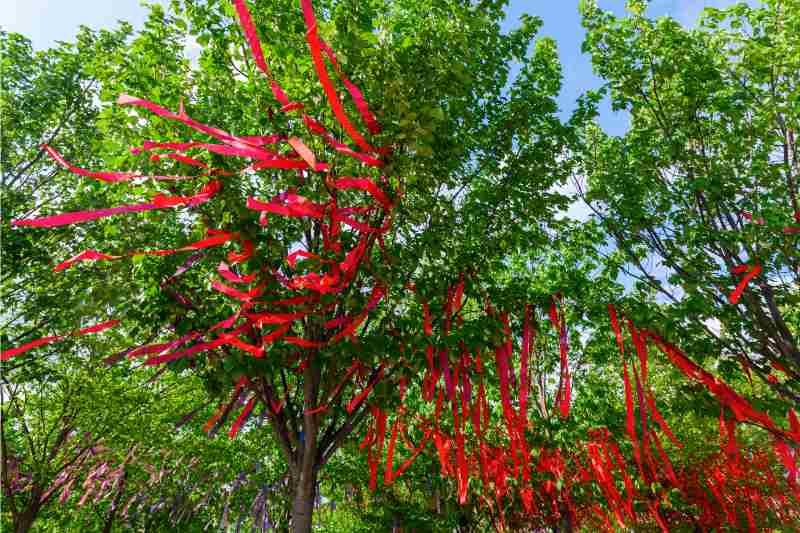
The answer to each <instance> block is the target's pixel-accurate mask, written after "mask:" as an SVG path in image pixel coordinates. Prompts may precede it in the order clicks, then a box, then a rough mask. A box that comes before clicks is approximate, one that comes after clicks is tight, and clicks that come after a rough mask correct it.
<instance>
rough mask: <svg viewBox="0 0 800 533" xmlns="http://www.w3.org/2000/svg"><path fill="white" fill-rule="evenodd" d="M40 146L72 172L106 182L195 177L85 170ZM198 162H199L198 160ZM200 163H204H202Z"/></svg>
mask: <svg viewBox="0 0 800 533" xmlns="http://www.w3.org/2000/svg"><path fill="white" fill-rule="evenodd" d="M42 148H43V149H44V150H45V151H46V152H47V154H48V155H49V156H50V157H51V158H53V160H55V161H56V162H57V163H58V164H59V165H61V166H62V167H64V168H66V169H67V170H69V171H70V172H72V173H73V174H78V175H79V176H84V177H87V178H94V179H97V180H100V181H107V182H112V183H115V182H120V181H131V180H135V179H140V178H144V179H153V180H161V181H179V180H190V179H195V178H196V177H197V176H143V175H140V174H134V173H132V172H110V171H105V172H94V171H91V170H86V169H84V168H80V167H76V166H75V165H73V164H72V163H70V162H69V161H67V160H66V159H64V156H62V155H61V154H60V153H58V151H57V150H56V149H55V148H53V147H52V146H49V145H47V144H43V145H42ZM198 163H199V162H198ZM202 165H204V166H207V165H205V164H204V163H202Z"/></svg>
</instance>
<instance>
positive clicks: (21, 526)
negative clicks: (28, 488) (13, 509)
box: [14, 503, 39, 533]
mask: <svg viewBox="0 0 800 533" xmlns="http://www.w3.org/2000/svg"><path fill="white" fill-rule="evenodd" d="M38 514H39V508H38V506H37V505H35V504H33V503H32V504H31V505H30V506H29V507H27V508H26V509H25V510H24V511H23V512H21V513H19V514H17V515H16V516H15V517H14V533H28V531H30V529H31V527H33V522H34V521H35V520H36V517H37V516H38Z"/></svg>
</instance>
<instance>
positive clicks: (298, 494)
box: [292, 468, 317, 533]
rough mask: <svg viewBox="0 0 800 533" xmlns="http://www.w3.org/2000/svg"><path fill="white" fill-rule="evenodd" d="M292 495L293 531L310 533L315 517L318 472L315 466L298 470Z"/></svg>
mask: <svg viewBox="0 0 800 533" xmlns="http://www.w3.org/2000/svg"><path fill="white" fill-rule="evenodd" d="M292 481H293V483H294V491H293V492H294V493H293V495H292V533H309V532H310V531H311V524H312V519H313V518H314V497H315V496H316V494H315V490H316V486H317V473H316V470H315V469H314V468H311V469H309V470H308V471H306V470H305V469H301V470H299V471H298V475H297V477H296V479H294V480H292Z"/></svg>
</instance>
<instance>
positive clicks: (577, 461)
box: [361, 278, 800, 531]
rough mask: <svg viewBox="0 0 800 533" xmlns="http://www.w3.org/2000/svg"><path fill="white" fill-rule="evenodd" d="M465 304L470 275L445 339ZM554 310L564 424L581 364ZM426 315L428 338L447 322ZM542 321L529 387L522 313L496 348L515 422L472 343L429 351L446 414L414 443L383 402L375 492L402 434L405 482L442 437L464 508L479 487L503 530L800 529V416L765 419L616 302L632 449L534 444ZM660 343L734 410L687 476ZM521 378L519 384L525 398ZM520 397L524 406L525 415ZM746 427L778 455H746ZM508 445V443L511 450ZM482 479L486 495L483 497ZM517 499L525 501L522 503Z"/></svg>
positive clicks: (372, 436) (445, 471)
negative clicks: (488, 383)
mask: <svg viewBox="0 0 800 533" xmlns="http://www.w3.org/2000/svg"><path fill="white" fill-rule="evenodd" d="M462 295H463V278H462V279H461V281H460V282H459V284H458V285H456V286H454V287H451V289H450V290H449V291H448V296H447V300H446V302H445V305H444V317H443V320H442V321H441V323H442V333H443V334H444V335H446V334H447V333H449V332H450V331H451V328H452V326H453V322H454V320H453V318H454V316H455V315H456V311H457V310H458V309H459V308H460V307H461V297H462ZM555 302H558V303H559V304H560V302H561V299H560V298H554V304H553V306H552V307H551V308H550V310H549V315H550V320H551V322H552V324H553V326H554V328H555V330H556V333H557V336H558V339H559V347H560V349H559V352H560V353H562V357H561V358H560V359H561V361H562V364H561V371H560V376H561V378H560V385H559V387H558V390H557V391H556V394H555V398H554V400H555V401H554V403H553V410H554V412H557V413H558V415H559V418H563V417H565V416H569V406H568V405H567V406H566V407H565V406H564V403H563V402H564V401H565V400H564V398H569V396H568V395H567V394H566V392H565V391H566V390H567V386H566V385H565V382H566V380H567V377H566V376H568V375H569V372H568V370H567V371H565V370H564V367H565V366H566V367H568V366H569V365H568V361H567V362H566V363H564V360H565V359H568V357H565V356H563V351H564V350H565V347H566V346H568V343H567V339H566V331H565V326H564V313H563V307H562V311H561V312H560V313H559V312H558V311H557V310H556V307H555ZM487 312H488V313H489V314H490V315H492V316H494V315H496V313H495V312H494V311H493V310H492V308H491V306H487ZM422 313H423V329H424V332H425V334H426V335H427V336H428V337H432V336H433V333H434V320H433V319H432V317H431V311H430V305H429V304H428V303H427V302H425V303H423V305H422ZM531 313H532V307H531V306H526V308H525V311H524V314H523V315H522V316H521V321H522V336H521V339H520V341H521V342H520V350H519V358H518V360H519V369H520V373H519V380H518V381H517V380H516V376H515V372H514V367H515V365H514V359H515V358H514V357H512V353H513V342H512V340H513V338H512V335H511V331H510V328H509V317H508V315H507V314H500V315H499V318H500V320H501V322H502V324H503V326H502V333H503V335H504V339H505V340H504V341H503V342H501V343H500V344H499V345H497V346H496V347H495V348H494V351H495V372H496V374H497V376H498V380H499V385H500V402H501V409H502V424H499V425H495V424H494V423H493V420H492V417H491V411H490V407H489V405H488V403H487V400H486V393H485V388H484V383H483V378H484V375H485V374H486V371H487V369H486V367H485V364H484V363H483V362H482V361H481V357H480V354H481V349H477V348H475V349H467V348H466V347H463V346H462V353H461V355H460V357H459V358H458V362H457V363H454V362H453V361H452V359H451V358H450V357H448V354H447V350H446V349H445V350H439V351H438V355H439V357H438V358H436V357H434V353H436V352H437V350H435V349H434V348H433V347H432V346H429V348H428V350H427V355H426V358H427V361H428V369H427V371H426V374H425V377H424V379H423V382H422V392H423V398H424V399H425V400H426V401H430V402H433V403H434V416H433V417H432V418H424V417H420V416H417V417H416V419H413V420H416V421H417V428H416V430H417V431H416V433H417V434H418V435H422V438H421V439H420V441H419V443H416V444H415V443H413V442H412V441H411V438H410V437H409V431H408V430H409V427H408V424H409V421H410V420H412V419H410V418H409V417H408V416H407V415H406V409H405V408H404V407H401V408H400V409H399V410H398V413H397V414H396V417H395V420H394V422H393V423H390V422H389V416H388V413H386V412H384V411H382V410H381V409H379V408H377V407H373V409H372V414H373V419H372V423H371V424H370V425H369V427H368V429H367V434H366V437H365V438H364V440H363V441H362V443H361V447H362V448H364V447H367V446H368V447H369V448H368V462H369V464H370V487H371V488H373V489H374V488H375V487H376V484H377V483H376V476H377V473H378V472H379V469H380V462H381V460H382V454H383V453H384V452H383V450H384V443H385V441H386V438H387V437H388V439H389V441H388V442H389V444H388V447H387V448H386V467H385V468H386V470H385V471H386V474H385V476H384V482H385V484H389V483H390V482H392V481H394V480H396V479H397V477H398V475H399V474H398V473H397V472H395V471H394V470H393V468H394V466H393V465H394V464H395V462H396V461H395V455H396V454H397V450H396V444H395V443H396V440H397V436H398V434H400V435H402V436H403V440H404V441H405V443H406V448H407V455H408V459H407V460H406V461H405V463H403V466H402V467H401V469H400V472H401V473H402V471H404V470H405V468H407V465H408V464H410V462H411V461H413V459H414V458H415V457H416V456H417V454H418V453H419V452H420V449H421V447H424V446H425V445H426V444H427V443H428V442H430V441H432V442H433V444H434V446H435V451H436V455H437V456H438V457H439V461H440V465H441V469H440V472H441V474H442V476H446V477H450V478H453V479H454V481H455V484H456V490H457V495H458V499H459V501H461V502H462V503H464V502H466V500H467V498H468V486H469V484H470V479H473V480H474V483H475V485H474V486H475V487H476V488H475V490H474V494H475V495H476V497H477V498H479V499H480V500H481V501H482V502H483V504H484V505H486V506H487V508H488V509H491V510H492V511H493V513H494V516H495V519H496V522H495V526H496V528H497V529H498V530H505V529H507V528H509V527H511V524H538V525H557V524H559V523H561V522H562V521H563V520H564V519H565V518H568V519H569V520H571V521H572V523H573V525H574V526H575V527H578V526H580V525H581V524H583V525H589V524H591V525H592V526H593V527H594V528H596V529H601V530H606V531H614V530H615V526H616V527H620V528H623V529H624V528H629V527H634V526H635V525H637V524H638V525H642V524H651V525H652V526H653V527H656V528H659V529H660V530H662V531H670V530H672V529H674V528H675V527H677V525H678V524H683V525H692V526H694V527H700V528H701V529H702V530H711V529H719V528H723V527H730V528H732V529H736V530H749V531H757V530H758V526H757V524H761V523H765V521H768V520H770V519H776V520H779V521H781V523H792V521H794V520H797V519H799V518H800V513H798V511H797V509H798V507H797V504H798V502H800V486H798V483H797V476H798V472H799V471H800V468H799V466H800V465H799V464H798V460H800V457H798V455H800V454H798V452H797V451H796V446H797V444H799V443H800V421H798V418H797V416H796V414H795V413H794V411H791V410H790V411H789V429H781V428H780V427H779V425H778V424H777V423H775V422H774V421H773V420H772V419H771V418H770V417H769V416H768V415H767V414H765V413H762V412H760V411H758V410H756V409H755V408H754V407H752V405H751V404H750V403H749V402H748V401H747V400H746V399H745V398H743V397H741V396H740V395H739V394H737V393H736V392H735V391H733V389H732V388H730V387H729V386H728V385H726V384H725V383H723V382H722V381H720V380H719V379H718V378H716V377H714V376H713V375H712V374H710V373H709V372H707V371H705V370H704V369H702V368H701V367H700V366H698V365H697V364H695V363H693V362H692V361H691V360H689V359H688V357H686V355H684V354H683V353H682V352H681V351H680V350H679V349H678V348H677V347H675V346H674V345H672V344H670V343H668V342H667V341H665V340H663V339H662V338H661V337H660V336H658V335H657V334H655V333H653V332H651V331H647V330H639V329H637V328H636V326H635V325H634V324H633V323H632V322H631V321H630V320H627V319H625V317H619V316H618V314H617V312H616V310H615V309H614V307H612V306H609V315H610V319H611V325H612V329H613V332H614V336H615V338H616V341H617V344H618V347H619V350H620V355H621V356H622V377H623V383H624V399H625V400H624V401H625V408H626V416H625V424H624V427H625V433H626V434H627V440H628V441H629V443H628V445H627V446H626V447H625V448H623V447H622V446H621V444H618V443H617V442H615V440H614V439H613V438H612V436H611V435H610V433H609V431H608V430H607V429H606V428H600V429H597V430H592V431H590V432H589V435H588V439H587V440H585V441H583V442H576V443H574V446H572V447H570V448H569V449H561V448H552V447H549V446H534V445H531V444H529V442H530V441H531V440H530V439H529V438H528V436H526V430H527V431H528V435H530V433H531V432H535V431H536V429H537V428H535V427H533V425H532V423H531V422H530V420H529V417H528V414H527V401H528V393H529V386H530V385H529V384H530V376H529V375H528V372H529V364H530V361H529V359H530V350H531V341H532V339H531V319H532V317H531ZM459 321H460V317H458V318H456V320H455V322H456V323H457V322H459ZM621 322H622V323H624V324H625V326H626V329H627V332H628V336H629V338H630V343H631V345H632V346H633V351H634V353H635V356H634V357H631V358H627V357H626V347H625V344H626V343H625V339H624V335H623V328H622V326H621ZM648 345H655V346H656V347H657V348H658V349H659V350H660V351H661V352H663V353H664V354H665V355H666V356H667V359H668V360H669V361H670V362H671V363H672V364H673V365H674V366H675V367H676V368H678V369H679V370H680V371H681V372H683V373H684V374H685V375H686V376H687V377H688V378H689V379H691V380H693V381H697V382H699V383H702V384H703V385H704V386H705V387H707V389H708V390H709V392H710V393H711V394H712V395H714V396H715V397H716V398H717V399H718V400H719V402H720V404H721V407H722V411H721V414H720V451H719V452H717V453H711V454H709V455H707V456H704V457H700V458H698V459H697V460H694V459H692V460H689V461H687V460H685V459H684V460H682V461H681V463H679V464H680V467H678V466H676V464H677V463H673V460H672V459H670V455H671V453H670V450H672V451H673V452H675V451H678V450H681V449H682V448H683V444H682V442H681V441H680V440H679V439H678V437H677V436H676V434H675V432H673V430H672V428H671V427H670V425H669V424H668V423H667V421H666V420H665V418H664V416H663V415H662V414H661V412H660V411H659V409H658V407H657V404H656V398H655V394H654V391H653V389H652V387H651V382H650V380H649V376H648V362H649V354H648ZM473 355H474V357H473ZM448 376H449V377H448ZM476 380H477V382H478V390H479V392H478V395H477V397H476V398H473V397H472V388H473V387H472V384H473V383H474V382H475V381H476ZM512 383H519V387H518V389H517V390H516V391H514V390H513V389H514V388H515V387H513V386H512ZM634 390H635V393H634ZM459 391H460V393H461V394H458V392H459ZM514 392H516V394H514ZM515 397H516V398H515ZM514 399H516V400H517V402H516V404H517V405H518V406H519V411H518V410H517V409H515V408H514ZM448 402H449V403H450V404H451V406H452V424H447V423H446V419H442V418H441V415H442V414H443V407H444V405H446V403H448ZM565 413H566V414H565ZM725 413H730V415H731V416H727V415H726V414H725ZM468 419H471V421H472V428H471V431H470V430H469V427H468V426H467V425H465V421H466V420H468ZM741 423H749V424H755V425H757V426H760V427H762V428H764V429H765V430H767V431H769V432H770V433H771V434H772V438H773V442H774V446H773V448H774V449H773V453H768V452H766V451H749V452H747V453H742V452H741V451H740V447H739V444H738V441H737V437H736V428H737V425H738V424H741ZM503 436H504V437H505V438H502V437H503ZM498 437H501V438H500V440H499V441H498ZM534 440H538V439H534ZM627 449H630V452H627ZM776 468H777V469H779V470H780V469H781V468H783V469H785V472H786V473H787V474H786V476H785V478H784V479H782V477H781V476H780V475H776V474H775V470H776ZM479 484H481V485H482V489H480V488H477V487H478V485H479ZM591 485H594V486H596V487H597V489H596V491H597V492H595V494H597V496H599V499H593V498H590V499H588V500H587V499H586V497H585V494H587V492H586V490H587V487H588V486H591ZM787 489H788V492H787ZM590 493H591V492H590ZM670 494H678V495H680V497H681V498H682V499H683V504H682V507H680V508H676V506H675V505H674V502H672V501H671V500H670V497H669V495H670ZM514 501H517V502H519V504H520V505H519V506H515V505H510V503H512V502H514ZM601 502H602V503H601ZM686 509H690V511H688V512H687V511H686ZM691 509H693V510H691ZM512 529H513V528H512Z"/></svg>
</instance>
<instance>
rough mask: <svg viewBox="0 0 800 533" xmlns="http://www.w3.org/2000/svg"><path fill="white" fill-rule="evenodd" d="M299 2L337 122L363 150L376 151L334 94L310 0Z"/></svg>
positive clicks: (323, 85) (314, 58)
mask: <svg viewBox="0 0 800 533" xmlns="http://www.w3.org/2000/svg"><path fill="white" fill-rule="evenodd" d="M300 3H301V5H302V7H303V17H304V18H305V22H306V28H307V31H306V39H307V40H308V45H309V49H310V50H311V58H312V60H313V62H314V69H315V70H316V71H317V76H318V77H319V82H320V84H321V85H322V89H323V91H325V96H327V98H328V104H329V105H330V107H331V110H332V111H333V114H334V115H335V116H336V119H337V120H338V121H339V124H341V125H342V128H344V130H345V131H346V132H347V134H348V135H349V136H350V138H351V139H353V141H354V142H355V143H356V144H357V145H358V146H359V147H360V148H361V149H362V150H364V151H365V152H376V150H375V148H374V147H372V146H371V145H370V144H369V143H368V142H367V141H366V140H365V139H364V137H362V135H361V134H360V133H358V131H356V129H355V128H354V127H353V124H352V123H351V122H350V119H349V118H348V117H347V114H346V113H345V111H344V107H343V106H342V102H341V100H339V96H338V95H337V94H336V89H334V87H333V85H332V84H331V80H330V77H329V76H328V69H327V67H326V66H325V61H324V59H323V58H322V53H321V52H322V44H321V40H320V38H319V35H318V34H317V20H316V17H315V15H314V8H313V7H312V5H311V0H301V2H300Z"/></svg>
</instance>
